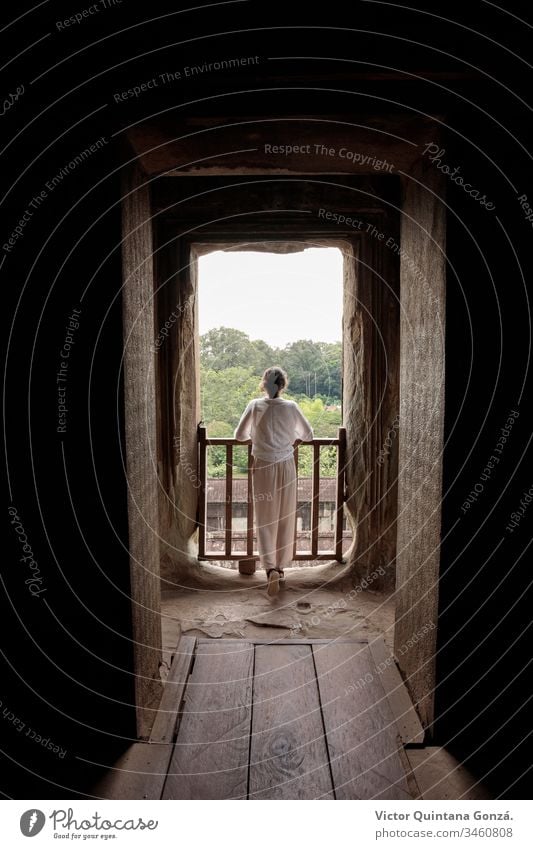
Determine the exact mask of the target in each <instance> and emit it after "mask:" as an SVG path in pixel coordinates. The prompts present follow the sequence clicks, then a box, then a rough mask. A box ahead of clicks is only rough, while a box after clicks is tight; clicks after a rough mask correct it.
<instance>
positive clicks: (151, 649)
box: [122, 168, 162, 737]
mask: <svg viewBox="0 0 533 849" xmlns="http://www.w3.org/2000/svg"><path fill="white" fill-rule="evenodd" d="M145 180H146V178H145V177H144V176H143V174H142V173H141V172H140V170H139V169H138V168H128V169H126V170H125V172H124V175H123V188H122V194H123V198H124V201H123V207H122V210H123V211H122V233H123V236H122V238H123V241H122V262H123V277H124V287H123V329H124V398H125V417H126V468H127V474H128V527H129V552H130V576H131V597H132V630H133V635H132V638H133V651H134V671H135V700H136V710H137V733H138V735H139V737H147V736H148V734H149V732H150V727H151V724H152V722H153V718H154V715H155V714H154V711H153V709H150V708H156V709H157V705H158V703H159V699H160V697H161V693H162V684H161V679H160V675H159V662H160V660H161V656H162V648H161V621H160V607H161V590H160V576H159V536H158V531H159V519H158V506H157V475H156V470H155V463H154V459H153V458H154V456H155V451H156V401H155V380H154V355H153V350H152V345H153V325H154V307H153V303H154V302H153V270H152V253H153V250H152V227H151V212H150V196H149V188H148V186H147V185H143V183H145Z"/></svg>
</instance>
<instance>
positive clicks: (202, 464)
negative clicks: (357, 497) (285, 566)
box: [198, 425, 346, 562]
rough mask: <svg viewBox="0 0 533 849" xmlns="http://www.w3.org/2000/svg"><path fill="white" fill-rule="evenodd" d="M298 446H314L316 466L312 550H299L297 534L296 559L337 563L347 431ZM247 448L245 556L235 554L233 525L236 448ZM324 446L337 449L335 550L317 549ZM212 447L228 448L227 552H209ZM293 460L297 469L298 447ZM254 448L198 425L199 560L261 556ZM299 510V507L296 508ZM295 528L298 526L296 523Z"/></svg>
mask: <svg viewBox="0 0 533 849" xmlns="http://www.w3.org/2000/svg"><path fill="white" fill-rule="evenodd" d="M298 444H299V445H311V446H312V447H313V464H312V475H311V550H310V551H298V550H297V535H296V531H295V535H294V552H293V559H294V560H332V559H334V560H338V561H339V562H341V561H342V542H343V534H342V526H343V518H344V501H345V497H346V496H345V471H344V470H345V466H346V457H345V455H346V429H345V428H343V427H339V429H338V436H337V437H332V438H323V439H312V440H309V441H300V442H299V443H298ZM235 445H236V446H240V447H241V448H247V449H248V487H247V518H246V553H244V552H235V551H233V548H232V535H233V534H232V523H233V509H232V507H233V446H235ZM322 445H327V446H336V448H337V469H336V487H335V510H334V512H335V519H334V550H333V551H320V552H319V550H318V537H319V534H318V524H319V521H318V520H319V499H320V447H321V446H322ZM209 446H218V447H220V446H225V448H226V487H225V505H226V507H225V524H224V551H223V552H222V551H218V552H208V551H207V545H206V543H207V498H206V495H207V480H208V479H207V449H208V447H209ZM294 460H295V463H296V469H298V445H295V446H294ZM252 464H253V455H252V446H251V443H245V442H240V441H238V440H237V439H231V438H226V437H208V436H207V431H206V428H205V427H203V426H202V425H199V426H198V469H199V477H200V486H199V492H198V496H199V504H198V529H199V534H198V537H199V538H198V559H199V560H242V559H243V558H245V557H246V558H247V559H250V558H254V559H257V558H258V557H259V555H258V553H257V552H256V551H254V547H253V538H254V500H253V496H252V492H253V490H252ZM295 509H296V505H295ZM295 525H296V523H295Z"/></svg>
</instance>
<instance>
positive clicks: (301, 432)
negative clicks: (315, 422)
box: [294, 402, 314, 442]
mask: <svg viewBox="0 0 533 849" xmlns="http://www.w3.org/2000/svg"><path fill="white" fill-rule="evenodd" d="M294 415H295V419H296V421H295V430H294V433H295V440H298V441H302V440H303V441H304V442H309V440H311V439H313V436H314V434H313V428H312V427H311V424H310V422H308V421H307V419H306V417H305V416H304V414H303V413H302V411H301V410H300V408H299V406H298V404H296V402H295V404H294Z"/></svg>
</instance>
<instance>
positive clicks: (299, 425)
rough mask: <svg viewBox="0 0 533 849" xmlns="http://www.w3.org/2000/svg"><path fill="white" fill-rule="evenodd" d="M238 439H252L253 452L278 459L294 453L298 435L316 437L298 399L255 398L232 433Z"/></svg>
mask: <svg viewBox="0 0 533 849" xmlns="http://www.w3.org/2000/svg"><path fill="white" fill-rule="evenodd" d="M233 438H234V439H238V440H239V442H245V441H246V440H247V439H251V440H252V454H253V455H254V457H259V458H260V459H261V460H270V461H271V462H273V463H278V462H280V461H281V460H287V459H288V458H289V457H292V456H293V451H294V448H293V442H294V441H295V440H296V439H302V440H304V441H307V440H309V439H313V428H312V427H311V425H310V424H309V422H308V421H307V419H306V417H305V416H304V414H303V413H302V411H301V410H300V408H299V406H298V404H297V403H296V401H289V400H287V399H285V398H279V397H278V398H254V399H253V400H252V401H250V403H249V404H248V406H247V407H246V409H245V411H244V413H243V414H242V416H241V420H240V422H239V424H238V425H237V427H236V428H235V432H234V434H233Z"/></svg>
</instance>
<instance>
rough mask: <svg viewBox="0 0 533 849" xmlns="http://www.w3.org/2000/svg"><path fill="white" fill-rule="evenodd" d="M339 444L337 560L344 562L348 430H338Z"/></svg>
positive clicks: (336, 504) (336, 523)
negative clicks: (343, 536) (345, 470)
mask: <svg viewBox="0 0 533 849" xmlns="http://www.w3.org/2000/svg"><path fill="white" fill-rule="evenodd" d="M338 436H339V441H338V444H337V495H336V499H335V559H336V560H338V561H339V563H340V561H341V560H342V524H343V520H344V468H345V445H346V428H344V427H340V428H339V429H338Z"/></svg>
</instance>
